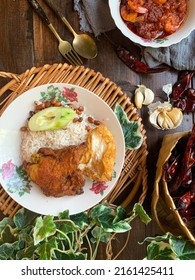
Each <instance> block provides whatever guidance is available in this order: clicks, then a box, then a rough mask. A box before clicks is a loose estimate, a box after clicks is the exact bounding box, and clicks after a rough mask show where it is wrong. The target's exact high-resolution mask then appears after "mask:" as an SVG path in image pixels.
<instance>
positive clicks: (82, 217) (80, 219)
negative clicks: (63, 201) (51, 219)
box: [70, 212, 89, 229]
mask: <svg viewBox="0 0 195 280" xmlns="http://www.w3.org/2000/svg"><path fill="white" fill-rule="evenodd" d="M70 218H71V220H72V221H73V222H74V223H75V224H76V225H77V226H78V227H79V228H80V229H84V228H85V227H86V226H88V224H89V218H88V214H87V212H81V213H79V214H76V215H71V217H70Z"/></svg>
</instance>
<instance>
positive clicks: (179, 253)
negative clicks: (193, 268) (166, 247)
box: [169, 236, 195, 260]
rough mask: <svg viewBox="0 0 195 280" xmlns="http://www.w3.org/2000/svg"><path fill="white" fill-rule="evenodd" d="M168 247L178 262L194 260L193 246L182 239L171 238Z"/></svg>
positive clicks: (194, 249)
mask: <svg viewBox="0 0 195 280" xmlns="http://www.w3.org/2000/svg"><path fill="white" fill-rule="evenodd" d="M169 243H170V246H171V248H172V250H173V252H174V253H175V255H176V257H177V259H179V260H195V246H194V244H192V243H191V242H190V241H189V240H187V239H186V238H182V237H176V236H171V238H170V241H169Z"/></svg>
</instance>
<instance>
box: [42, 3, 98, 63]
mask: <svg viewBox="0 0 195 280" xmlns="http://www.w3.org/2000/svg"><path fill="white" fill-rule="evenodd" d="M45 2H46V3H47V4H48V5H49V6H50V8H51V9H52V10H53V11H54V12H55V13H56V14H57V15H58V16H59V17H60V19H61V20H62V21H63V22H64V23H65V25H66V26H67V27H68V29H69V30H70V32H71V33H72V34H73V35H74V40H73V43H72V45H73V48H74V49H75V51H76V52H77V53H78V54H79V55H80V56H82V57H84V58H87V59H92V58H94V57H96V55H97V46H96V44H95V42H94V40H93V39H92V38H91V37H90V36H89V35H87V34H77V33H76V32H75V31H74V29H73V28H72V26H71V25H70V23H69V22H68V21H67V19H66V18H65V17H64V15H63V14H62V13H61V12H60V11H59V10H58V9H57V7H56V6H55V4H54V3H53V1H52V0H45Z"/></svg>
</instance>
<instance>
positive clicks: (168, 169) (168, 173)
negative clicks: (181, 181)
mask: <svg viewBox="0 0 195 280" xmlns="http://www.w3.org/2000/svg"><path fill="white" fill-rule="evenodd" d="M179 160H180V155H178V156H177V157H175V159H174V160H173V161H172V162H171V164H169V163H168V162H167V163H166V164H165V165H164V167H163V169H164V170H165V180H166V181H167V182H170V181H171V180H172V179H173V177H174V176H175V174H176V172H177V170H178V164H179Z"/></svg>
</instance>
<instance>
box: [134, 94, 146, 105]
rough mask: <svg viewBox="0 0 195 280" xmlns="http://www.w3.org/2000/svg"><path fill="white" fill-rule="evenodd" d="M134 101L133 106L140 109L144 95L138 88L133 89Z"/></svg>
mask: <svg viewBox="0 0 195 280" xmlns="http://www.w3.org/2000/svg"><path fill="white" fill-rule="evenodd" d="M134 101H135V106H136V107H137V109H141V108H142V104H143V101H144V96H143V93H142V92H141V91H140V90H137V91H135V100H134Z"/></svg>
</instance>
